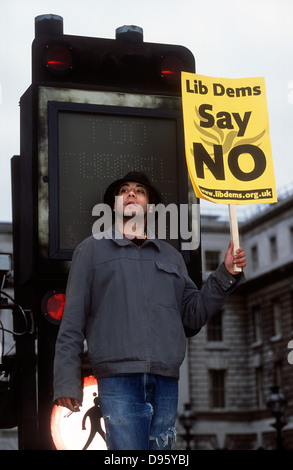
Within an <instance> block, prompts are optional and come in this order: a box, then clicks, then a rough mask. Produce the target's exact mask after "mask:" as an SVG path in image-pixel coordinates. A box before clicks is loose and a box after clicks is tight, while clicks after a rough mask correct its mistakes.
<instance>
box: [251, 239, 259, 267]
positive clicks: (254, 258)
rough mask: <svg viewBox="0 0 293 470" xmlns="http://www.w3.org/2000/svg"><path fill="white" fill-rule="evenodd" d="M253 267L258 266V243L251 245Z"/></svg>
mask: <svg viewBox="0 0 293 470" xmlns="http://www.w3.org/2000/svg"><path fill="white" fill-rule="evenodd" d="M251 267H252V269H257V268H258V249H257V246H256V245H254V246H252V247H251Z"/></svg>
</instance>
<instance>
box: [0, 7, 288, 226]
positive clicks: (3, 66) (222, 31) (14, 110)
mask: <svg viewBox="0 0 293 470" xmlns="http://www.w3.org/2000/svg"><path fill="white" fill-rule="evenodd" d="M48 5H49V6H48ZM45 13H54V14H57V15H60V16H62V17H63V20H64V33H65V34H73V35H81V36H93V37H104V38H111V39H114V38H115V29H116V28H117V27H119V26H122V25H125V24H135V25H138V26H141V27H142V28H143V31H144V40H145V41H148V42H161V43H166V44H180V45H183V46H186V47H188V48H189V49H190V50H191V51H192V53H193V54H194V56H195V59H196V67H197V73H199V74H201V75H209V76H213V77H225V78H244V77H260V76H261V77H264V78H265V82H266V92H267V100H268V109H269V120H270V135H271V143H272V150H273V160H274V168H275V178H276V186H277V190H279V191H280V190H282V189H283V188H285V187H287V186H290V185H292V182H293V137H292V136H293V132H292V131H293V1H292V0H246V2H242V1H237V0H222V1H219V0H205V1H202V0H181V1H179V0H148V1H147V2H142V1H141V2H140V1H138V0H123V1H121V0H108V1H107V2H105V1H101V0H83V1H82V2H80V0H70V1H69V0H50V2H48V1H44V0H10V2H6V1H4V0H0V35H1V41H0V188H1V192H0V221H10V220H11V219H12V216H11V182H10V178H11V177H10V159H11V157H12V156H13V155H17V154H19V105H18V104H19V99H20V97H21V96H22V94H23V93H24V92H25V90H26V89H27V88H28V87H29V86H30V83H31V43H32V41H33V39H34V18H35V17H36V16H38V15H41V14H45ZM208 204H209V205H212V206H215V204H213V203H208ZM217 206H218V205H217Z"/></svg>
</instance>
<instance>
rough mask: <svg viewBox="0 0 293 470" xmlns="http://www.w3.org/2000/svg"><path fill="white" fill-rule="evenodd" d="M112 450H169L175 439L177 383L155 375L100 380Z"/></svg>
mask: <svg viewBox="0 0 293 470" xmlns="http://www.w3.org/2000/svg"><path fill="white" fill-rule="evenodd" d="M98 388H99V399H100V407H101V411H102V415H103V418H104V421H105V426H106V444H107V448H108V449H109V450H170V449H171V446H172V442H173V440H174V438H175V437H176V431H175V428H174V426H175V420H176V413H177V403H178V380H177V379H173V378H169V377H163V376H160V375H153V374H119V375H115V376H113V377H109V378H104V379H99V380H98Z"/></svg>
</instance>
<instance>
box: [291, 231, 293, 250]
mask: <svg viewBox="0 0 293 470" xmlns="http://www.w3.org/2000/svg"><path fill="white" fill-rule="evenodd" d="M290 245H291V251H293V227H290Z"/></svg>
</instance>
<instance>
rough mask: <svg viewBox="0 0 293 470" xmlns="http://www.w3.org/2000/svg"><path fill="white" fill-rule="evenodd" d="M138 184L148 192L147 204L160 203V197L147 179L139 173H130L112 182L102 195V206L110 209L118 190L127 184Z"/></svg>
mask: <svg viewBox="0 0 293 470" xmlns="http://www.w3.org/2000/svg"><path fill="white" fill-rule="evenodd" d="M130 181H131V182H132V181H133V182H134V183H140V184H142V185H143V186H145V187H146V188H147V190H148V192H149V203H150V204H159V203H160V202H162V197H161V195H160V193H159V192H158V191H157V190H156V189H155V188H154V186H153V185H152V184H151V183H150V181H149V179H148V177H147V176H146V175H145V174H144V173H142V172H140V171H130V172H129V173H127V175H125V176H124V177H123V178H120V179H119V180H116V181H114V182H113V183H111V184H110V186H108V188H107V189H106V191H105V194H104V204H108V205H109V206H110V207H111V208H112V209H113V207H114V202H115V196H116V195H117V192H118V190H119V188H120V187H121V186H122V185H123V184H125V183H127V182H130Z"/></svg>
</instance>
